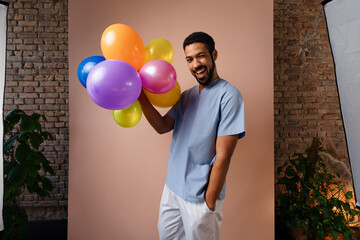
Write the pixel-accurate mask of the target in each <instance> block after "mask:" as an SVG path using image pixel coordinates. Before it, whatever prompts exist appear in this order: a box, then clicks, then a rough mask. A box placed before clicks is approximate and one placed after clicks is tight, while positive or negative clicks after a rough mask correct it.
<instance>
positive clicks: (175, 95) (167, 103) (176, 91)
mask: <svg viewBox="0 0 360 240" xmlns="http://www.w3.org/2000/svg"><path fill="white" fill-rule="evenodd" d="M143 90H144V93H145V95H146V97H147V98H148V99H149V101H150V103H151V104H152V105H154V106H156V107H161V108H167V107H171V106H173V105H174V104H175V103H177V101H179V99H180V95H181V88H180V84H179V83H178V82H176V83H175V86H174V87H173V88H172V89H171V90H170V91H169V92H167V93H163V94H155V93H151V92H149V91H147V90H145V89H143Z"/></svg>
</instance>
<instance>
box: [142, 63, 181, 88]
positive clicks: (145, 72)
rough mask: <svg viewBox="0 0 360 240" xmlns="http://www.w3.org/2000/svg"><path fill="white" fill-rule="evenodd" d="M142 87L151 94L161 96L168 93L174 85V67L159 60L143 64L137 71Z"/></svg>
mask: <svg viewBox="0 0 360 240" xmlns="http://www.w3.org/2000/svg"><path fill="white" fill-rule="evenodd" d="M139 74H140V77H141V81H142V85H143V87H144V88H145V89H146V90H147V91H149V92H152V93H156V94H163V93H167V92H169V91H170V90H171V89H173V87H174V86H175V83H176V71H175V69H174V67H173V66H172V65H171V64H170V63H168V62H166V61H164V60H160V59H156V60H152V61H149V62H147V63H145V64H144V65H143V66H142V67H141V69H140V71H139Z"/></svg>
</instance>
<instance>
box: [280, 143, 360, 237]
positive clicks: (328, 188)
mask: <svg viewBox="0 0 360 240" xmlns="http://www.w3.org/2000/svg"><path fill="white" fill-rule="evenodd" d="M322 152H327V150H325V149H324V148H323V147H322V146H321V142H320V140H319V139H318V138H314V139H313V142H312V145H311V147H310V148H309V149H307V150H306V151H305V154H295V155H294V159H291V160H290V162H286V163H285V164H284V165H282V166H280V167H279V168H278V169H277V175H278V181H277V183H276V184H277V185H278V187H279V190H280V191H279V193H278V194H277V200H276V225H277V227H278V229H279V228H284V229H286V230H287V231H288V232H290V233H291V232H292V233H294V232H296V233H297V234H298V236H296V237H295V239H316V240H323V239H324V238H325V237H329V238H331V239H340V236H341V237H343V239H355V237H354V236H353V232H352V230H351V228H350V227H349V223H351V222H352V221H354V217H355V216H356V215H358V214H359V211H358V210H357V209H356V208H355V206H354V204H353V203H351V202H350V199H352V197H353V195H352V192H351V191H347V190H346V185H345V184H344V183H343V182H342V181H341V176H340V175H339V174H338V173H335V174H334V173H331V172H330V171H329V167H328V166H327V165H326V164H325V162H324V160H323V159H322V158H321V157H320V155H321V153H322ZM337 164H338V163H337ZM341 196H343V198H341ZM290 235H291V234H290ZM300 235H302V236H300ZM292 238H294V236H292Z"/></svg>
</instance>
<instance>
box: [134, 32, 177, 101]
mask: <svg viewBox="0 0 360 240" xmlns="http://www.w3.org/2000/svg"><path fill="white" fill-rule="evenodd" d="M173 59H174V48H173V46H172V45H171V43H170V42H169V41H168V40H166V39H164V38H156V39H153V40H152V41H150V42H149V43H148V44H147V45H146V48H145V64H144V65H143V66H142V67H141V69H140V71H139V74H140V77H141V80H142V84H143V89H144V93H145V95H146V96H147V98H148V99H149V101H150V103H151V104H152V105H154V106H156V107H161V108H166V107H171V106H173V105H174V104H175V103H176V102H177V101H178V100H179V98H180V95H181V89H180V85H179V83H178V81H176V72H175V69H174V67H173V66H172V65H171V63H172V61H173Z"/></svg>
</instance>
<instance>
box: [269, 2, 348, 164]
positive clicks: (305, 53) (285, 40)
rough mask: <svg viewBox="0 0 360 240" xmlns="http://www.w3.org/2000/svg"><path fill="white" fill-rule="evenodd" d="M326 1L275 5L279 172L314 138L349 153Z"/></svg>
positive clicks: (344, 155) (342, 155) (276, 147)
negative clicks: (281, 165) (328, 32)
mask: <svg viewBox="0 0 360 240" xmlns="http://www.w3.org/2000/svg"><path fill="white" fill-rule="evenodd" d="M321 2H322V1H321V0H286V1H284V0H275V1H274V91H275V92H274V96H275V97H274V102H275V116H274V117H275V169H276V167H277V166H279V165H280V164H282V163H283V162H284V161H287V160H289V158H290V157H291V155H292V154H294V153H295V152H303V151H304V149H306V148H307V147H308V146H309V145H310V143H311V140H312V138H313V137H314V136H320V137H321V138H322V139H323V142H326V141H328V140H331V141H332V142H333V143H334V145H335V146H336V149H337V151H338V154H339V155H340V157H341V159H343V160H344V161H346V162H347V160H346V159H347V150H346V144H345V136H344V130H343V125H342V120H341V114H340V107H339V101H338V93H337V88H336V81H335V74H334V65H333V59H332V55H331V49H330V44H329V40H328V35H327V29H326V22H325V15H324V12H323V6H322V5H321Z"/></svg>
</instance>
